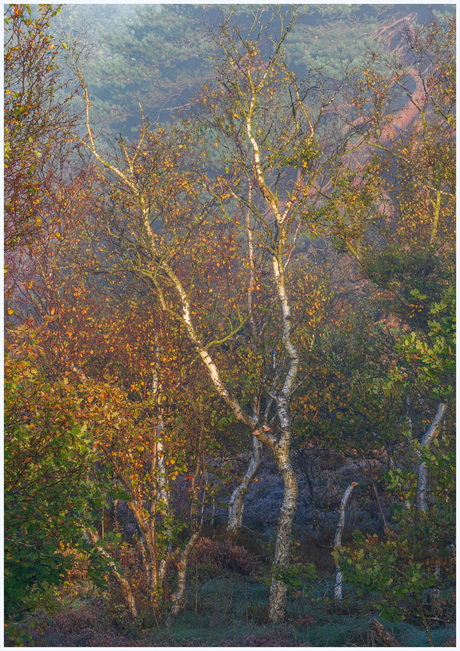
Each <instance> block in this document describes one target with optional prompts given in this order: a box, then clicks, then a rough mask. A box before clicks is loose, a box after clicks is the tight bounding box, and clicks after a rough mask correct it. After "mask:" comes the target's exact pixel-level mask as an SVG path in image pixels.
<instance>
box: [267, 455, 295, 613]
mask: <svg viewBox="0 0 460 651" xmlns="http://www.w3.org/2000/svg"><path fill="white" fill-rule="evenodd" d="M275 458H276V461H277V463H278V469H279V471H280V473H281V476H282V477H283V481H284V497H283V504H282V506H281V511H280V515H279V518H278V524H277V527H276V546H275V558H274V561H273V565H274V566H275V567H276V566H281V567H283V566H285V565H287V563H288V562H289V554H290V550H291V537H292V523H293V521H294V516H295V513H296V510H297V498H298V495H299V490H298V487H297V478H296V476H295V472H294V469H293V467H292V464H291V460H290V458H289V447H288V446H287V445H285V446H284V447H283V448H281V449H280V450H277V451H276V452H275ZM286 593H287V586H286V584H285V583H284V582H283V581H276V580H275V579H274V578H273V579H272V583H271V589H270V600H269V618H270V621H271V622H273V623H277V622H280V621H282V620H283V619H284V614H285V612H286Z"/></svg>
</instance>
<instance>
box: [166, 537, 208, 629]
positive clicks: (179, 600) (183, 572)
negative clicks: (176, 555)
mask: <svg viewBox="0 0 460 651" xmlns="http://www.w3.org/2000/svg"><path fill="white" fill-rule="evenodd" d="M200 536H201V527H200V528H199V529H198V531H195V533H194V534H193V536H192V537H191V538H190V540H189V541H188V543H187V546H186V548H185V549H184V551H183V552H182V554H181V557H180V563H179V566H178V567H179V574H178V578H177V590H176V592H175V593H174V594H173V596H172V602H173V605H172V606H171V610H170V611H169V615H168V618H167V620H166V627H167V628H171V626H172V625H173V624H174V622H175V621H176V619H177V616H178V615H179V613H180V611H181V610H182V609H183V608H184V606H185V589H186V580H187V563H188V559H189V556H190V554H191V553H192V551H193V549H194V547H195V545H196V544H197V542H198V540H199V539H200Z"/></svg>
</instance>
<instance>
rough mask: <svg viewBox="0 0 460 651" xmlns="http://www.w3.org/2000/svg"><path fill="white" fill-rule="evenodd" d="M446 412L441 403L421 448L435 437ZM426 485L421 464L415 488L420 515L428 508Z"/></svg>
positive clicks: (424, 464) (425, 469)
mask: <svg viewBox="0 0 460 651" xmlns="http://www.w3.org/2000/svg"><path fill="white" fill-rule="evenodd" d="M446 412H447V405H444V404H443V403H441V404H440V405H439V407H438V411H437V412H436V416H435V417H434V420H433V422H432V423H431V427H430V429H429V430H428V431H427V432H426V434H425V435H424V437H423V439H422V446H423V447H428V446H429V445H430V444H431V443H432V441H433V440H434V439H435V438H436V437H437V435H438V433H439V429H440V427H441V423H442V421H443V419H444V416H445V415H446ZM427 484H428V469H427V467H426V463H425V462H422V463H420V464H419V470H418V486H417V506H418V510H419V511H420V513H426V510H427V508H428V502H427V499H426V491H427Z"/></svg>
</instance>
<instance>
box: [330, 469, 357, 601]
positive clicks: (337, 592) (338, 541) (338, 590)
mask: <svg viewBox="0 0 460 651" xmlns="http://www.w3.org/2000/svg"><path fill="white" fill-rule="evenodd" d="M357 485H358V482H356V481H353V482H351V484H350V485H349V486H348V488H347V489H346V491H345V493H344V494H343V496H342V499H341V501H340V508H339V524H338V525H337V530H336V532H335V538H334V549H339V548H340V547H341V545H342V534H343V530H344V527H345V509H346V508H347V502H348V499H349V497H350V495H351V492H352V490H353V488H354V487H355V486H357ZM336 565H337V571H336V574H335V589H334V598H335V601H337V602H340V601H342V581H343V575H342V572H341V571H340V566H339V564H338V563H336Z"/></svg>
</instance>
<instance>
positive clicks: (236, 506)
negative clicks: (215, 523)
mask: <svg viewBox="0 0 460 651" xmlns="http://www.w3.org/2000/svg"><path fill="white" fill-rule="evenodd" d="M252 446H253V447H252V458H251V461H250V463H249V466H248V469H247V471H246V474H245V475H244V478H243V481H242V482H241V484H239V486H237V487H236V488H235V490H234V491H233V493H232V495H231V497H230V501H229V504H228V524H227V530H228V531H237V530H238V529H240V527H241V525H242V523H243V509H244V498H245V496H246V493H247V492H248V490H249V488H250V486H251V482H252V480H253V479H254V477H255V476H256V474H257V472H258V470H259V468H260V464H261V461H262V444H261V442H260V441H259V439H258V438H257V436H253V437H252Z"/></svg>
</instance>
